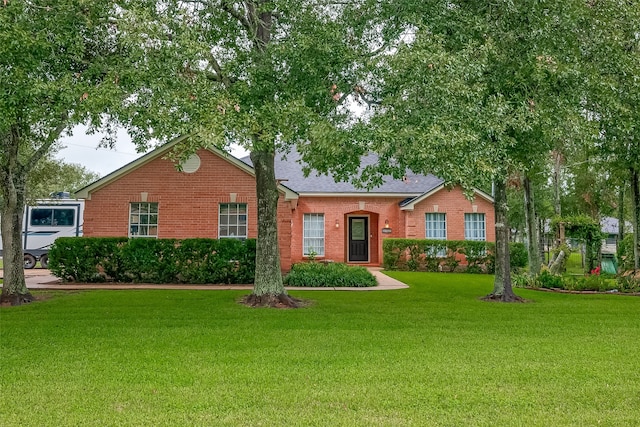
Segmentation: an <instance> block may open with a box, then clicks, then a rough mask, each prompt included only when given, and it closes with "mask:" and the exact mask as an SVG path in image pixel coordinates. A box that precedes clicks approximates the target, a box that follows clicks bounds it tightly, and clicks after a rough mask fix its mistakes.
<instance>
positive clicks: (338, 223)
mask: <svg viewBox="0 0 640 427" xmlns="http://www.w3.org/2000/svg"><path fill="white" fill-rule="evenodd" d="M336 228H340V222H338V220H337V219H336Z"/></svg>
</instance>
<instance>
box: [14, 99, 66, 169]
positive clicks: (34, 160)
mask: <svg viewBox="0 0 640 427" xmlns="http://www.w3.org/2000/svg"><path fill="white" fill-rule="evenodd" d="M68 119H69V113H68V112H67V111H65V112H64V113H62V114H61V115H60V123H59V124H58V126H56V128H55V129H53V130H52V131H51V132H50V133H49V135H47V138H46V139H45V141H44V144H42V145H41V146H40V147H38V149H37V150H36V152H35V153H34V154H33V156H31V157H30V158H29V160H28V161H27V162H26V163H25V165H24V169H25V172H27V173H28V172H30V171H31V170H33V168H34V167H35V166H36V165H37V164H38V162H39V161H40V160H41V159H42V158H43V157H45V156H46V155H47V153H49V149H50V148H51V146H52V145H53V143H54V142H56V141H57V140H58V138H60V134H61V133H62V131H63V130H65V129H66V127H67V124H68V123H67V120H68Z"/></svg>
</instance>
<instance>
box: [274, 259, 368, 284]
mask: <svg viewBox="0 0 640 427" xmlns="http://www.w3.org/2000/svg"><path fill="white" fill-rule="evenodd" d="M285 284H287V285H288V286H301V287H357V288H361V287H370V286H377V284H378V282H377V281H376V278H375V277H374V276H373V274H371V273H370V272H369V271H368V270H367V269H366V268H364V267H359V266H349V265H346V264H343V263H317V262H305V263H299V264H294V265H293V267H292V268H291V271H290V272H289V274H288V275H287V276H286V277H285Z"/></svg>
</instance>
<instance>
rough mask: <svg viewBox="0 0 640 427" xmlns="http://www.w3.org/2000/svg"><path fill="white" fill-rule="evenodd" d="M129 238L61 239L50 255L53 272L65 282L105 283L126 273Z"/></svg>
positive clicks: (50, 265)
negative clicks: (125, 248)
mask: <svg viewBox="0 0 640 427" xmlns="http://www.w3.org/2000/svg"><path fill="white" fill-rule="evenodd" d="M128 240H129V239H128V238H126V237H103V238H88V237H59V238H57V239H56V241H55V242H54V244H53V245H52V246H51V250H50V251H49V270H51V273H53V274H54V275H55V276H56V277H60V278H61V279H62V280H65V281H76V282H89V283H92V282H104V281H107V280H114V279H115V278H116V277H118V275H119V274H120V271H122V257H121V256H120V254H121V251H122V247H123V246H124V245H126V244H127V242H128Z"/></svg>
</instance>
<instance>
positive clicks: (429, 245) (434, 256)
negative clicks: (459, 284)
mask: <svg viewBox="0 0 640 427" xmlns="http://www.w3.org/2000/svg"><path fill="white" fill-rule="evenodd" d="M509 251H510V255H511V267H512V269H517V268H522V267H526V265H527V261H528V259H527V249H526V247H525V246H524V244H522V243H510V244H509ZM494 252H495V243H493V242H479V241H472V240H435V239H384V242H383V266H384V268H385V269H387V270H409V271H433V272H436V271H456V270H457V268H458V266H459V265H460V259H459V258H460V255H464V257H465V258H466V261H467V267H466V269H465V270H464V271H465V272H467V273H493V272H494V271H495V255H494ZM443 254H444V256H443Z"/></svg>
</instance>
